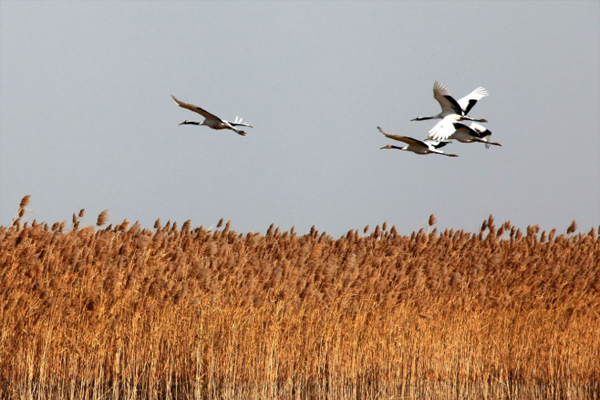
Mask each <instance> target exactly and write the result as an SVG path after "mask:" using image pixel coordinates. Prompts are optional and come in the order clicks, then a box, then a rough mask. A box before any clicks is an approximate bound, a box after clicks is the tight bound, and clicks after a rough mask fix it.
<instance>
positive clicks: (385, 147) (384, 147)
mask: <svg viewBox="0 0 600 400" xmlns="http://www.w3.org/2000/svg"><path fill="white" fill-rule="evenodd" d="M387 148H389V147H387V146H383V147H382V148H380V149H379V150H383V149H387Z"/></svg>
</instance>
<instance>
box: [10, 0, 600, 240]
mask: <svg viewBox="0 0 600 400" xmlns="http://www.w3.org/2000/svg"><path fill="white" fill-rule="evenodd" d="M436 79H437V80H440V81H441V82H443V83H444V84H445V85H446V86H447V87H448V88H449V89H450V91H451V92H452V94H453V95H455V96H456V97H457V98H458V97H462V96H463V95H466V94H467V93H469V92H471V91H472V90H473V89H475V88H476V87H478V86H484V87H485V88H487V89H488V91H489V92H490V96H489V97H487V98H484V99H483V100H482V101H480V102H479V103H478V104H477V106H476V107H475V108H474V109H473V111H472V112H471V115H472V116H474V117H478V118H486V119H488V120H489V123H488V124H487V127H488V128H489V129H490V130H491V131H492V132H493V133H494V134H493V136H492V138H493V139H494V140H495V141H498V142H500V143H502V145H503V146H502V147H493V148H491V149H486V148H485V147H483V146H480V145H477V144H461V143H453V144H451V145H449V146H447V147H446V148H444V150H447V151H448V152H452V153H456V154H459V156H460V157H458V158H450V157H441V156H435V155H429V156H417V155H415V154H411V153H406V152H400V151H392V150H379V148H380V147H382V146H384V145H386V144H389V143H390V142H391V141H390V140H388V139H386V138H385V137H383V136H382V135H381V134H380V133H379V132H378V131H377V129H376V127H377V126H378V125H379V126H381V127H382V128H384V129H385V130H386V131H388V132H391V133H395V134H401V135H406V136H412V137H415V138H419V139H422V138H425V137H426V136H427V131H428V130H429V129H430V128H431V127H432V126H433V124H434V122H431V121H423V122H410V119H412V118H414V117H416V116H418V115H432V114H436V113H437V112H438V111H439V106H438V104H437V102H436V101H435V100H434V99H433V97H432V87H433V82H434V81H435V80H436ZM170 94H174V95H175V96H177V97H178V98H179V99H181V100H184V101H187V102H191V103H194V104H197V105H199V106H201V107H203V108H205V109H207V110H209V111H211V112H213V113H215V114H216V115H218V116H220V117H221V118H224V119H233V118H235V116H236V115H239V116H241V117H243V118H244V120H246V121H247V122H249V123H251V124H253V125H254V129H247V132H248V134H247V136H246V137H241V136H238V135H236V134H235V133H233V132H230V131H214V130H210V129H209V128H206V127H197V126H178V123H180V122H181V121H183V120H184V119H191V120H199V119H201V117H200V116H197V115H196V114H194V113H192V112H190V111H188V110H184V109H182V108H179V107H177V106H176V105H175V104H174V103H173V102H172V100H171V99H170V96H169V95H170ZM599 110H600V3H599V2H596V1H589V2H581V1H579V2H578V1H569V2H537V1H536V2H471V1H468V2H368V3H367V2H192V1H186V2H174V1H173V2H166V1H165V2H156V1H155V2H141V1H140V2H92V1H87V2H50V1H44V2H36V1H29V2H22V1H1V2H0V224H2V225H7V224H9V223H10V220H11V218H12V216H13V214H14V212H15V211H16V209H17V207H18V204H19V201H20V199H21V198H22V197H23V196H24V195H25V194H31V195H32V201H31V205H30V207H31V208H32V209H34V210H35V212H34V213H31V214H29V216H30V217H31V218H36V219H37V220H38V221H46V222H55V221H63V220H67V221H70V219H71V215H72V213H74V212H77V211H79V209H81V208H85V209H86V217H85V218H84V224H94V223H95V221H96V217H97V215H98V214H99V213H100V212H101V211H102V210H104V209H109V222H110V223H119V222H121V221H122V220H123V219H125V218H127V219H128V220H130V221H132V222H134V221H137V220H139V221H140V223H142V225H143V226H145V227H149V228H150V227H152V225H153V223H154V221H155V220H156V219H157V218H159V217H160V218H161V220H162V221H163V222H166V221H167V220H171V221H177V222H178V223H180V224H181V223H183V222H184V221H185V220H187V219H191V220H192V226H194V227H195V226H199V225H204V226H205V227H206V226H210V225H212V224H215V223H216V222H217V221H218V220H219V219H220V218H224V219H225V220H231V221H232V229H234V230H237V231H240V232H248V231H261V232H264V231H265V230H266V229H267V228H268V226H269V225H270V224H271V223H275V225H276V226H279V227H280V228H282V229H286V230H287V229H289V228H291V227H292V226H295V227H296V230H297V231H298V232H300V233H304V232H307V231H308V230H309V229H310V227H311V226H312V225H313V224H314V225H316V227H317V229H318V230H319V231H326V232H327V233H329V234H331V235H333V236H340V235H343V234H345V233H346V232H347V231H348V230H349V229H362V228H363V227H364V226H365V225H371V226H375V225H377V224H381V223H383V222H384V221H387V223H388V224H389V225H392V224H393V225H396V227H397V229H398V230H399V231H400V232H401V233H410V232H412V231H413V230H418V229H420V228H422V227H425V226H426V224H427V219H428V217H429V215H430V214H435V215H436V217H437V220H438V227H439V228H442V229H443V228H446V227H448V228H454V229H467V230H470V231H474V230H477V229H478V228H479V226H480V225H481V222H482V221H483V220H484V219H485V218H487V216H488V215H489V214H493V215H494V217H495V218H496V221H498V222H503V221H506V220H510V221H512V222H513V224H515V225H517V226H519V227H522V228H525V227H526V226H527V225H530V224H539V225H540V226H541V228H542V229H551V228H558V229H559V230H561V231H564V230H566V228H567V227H568V225H569V224H570V222H571V221H572V220H573V219H575V220H576V221H577V222H578V225H579V230H580V231H587V230H589V229H590V228H591V227H592V226H594V227H597V226H598V225H599V224H600V111H599ZM395 144H396V143H395Z"/></svg>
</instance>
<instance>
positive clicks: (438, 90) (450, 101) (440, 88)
mask: <svg viewBox="0 0 600 400" xmlns="http://www.w3.org/2000/svg"><path fill="white" fill-rule="evenodd" d="M488 95H489V93H488V92H487V90H485V88H483V87H478V88H477V89H475V90H473V91H472V92H471V93H469V94H468V95H466V96H465V97H463V98H461V99H459V100H458V101H457V100H455V99H454V97H452V95H451V94H450V91H449V90H448V88H447V87H446V86H444V85H443V84H442V83H440V82H439V81H435V83H434V84H433V97H434V98H435V99H436V100H437V102H438V103H439V104H440V107H442V111H441V112H440V113H438V114H436V115H434V116H431V117H417V118H414V119H412V120H411V121H424V120H428V119H439V118H444V117H447V116H448V115H452V114H457V115H460V116H463V118H464V119H467V120H471V121H478V122H487V121H486V120H484V119H482V120H476V119H473V118H471V117H469V116H468V114H469V111H471V109H472V108H473V106H475V104H477V102H478V101H479V100H481V99H482V98H483V97H485V96H488Z"/></svg>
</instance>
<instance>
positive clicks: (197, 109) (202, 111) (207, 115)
mask: <svg viewBox="0 0 600 400" xmlns="http://www.w3.org/2000/svg"><path fill="white" fill-rule="evenodd" d="M171 97H172V98H173V101H174V102H175V103H176V104H177V105H178V106H179V107H183V108H187V109H188V110H190V111H193V112H196V113H198V114H200V115H202V116H203V117H204V118H206V119H208V120H213V121H220V122H225V121H223V120H222V119H221V118H219V117H217V116H216V115H214V114H211V113H209V112H208V111H206V110H205V109H203V108H200V107H198V106H196V105H194V104H190V103H185V102H183V101H180V100H177V99H176V98H175V96H173V95H171Z"/></svg>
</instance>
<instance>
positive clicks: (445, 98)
mask: <svg viewBox="0 0 600 400" xmlns="http://www.w3.org/2000/svg"><path fill="white" fill-rule="evenodd" d="M433 97H434V98H435V99H436V100H437V101H438V103H440V106H441V107H442V113H443V114H446V115H448V114H458V115H462V113H463V111H462V108H461V106H460V104H458V102H457V101H456V100H454V97H452V95H451V94H450V91H449V90H448V88H447V87H446V86H444V85H443V84H442V83H440V82H439V81H435V83H434V84H433Z"/></svg>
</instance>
